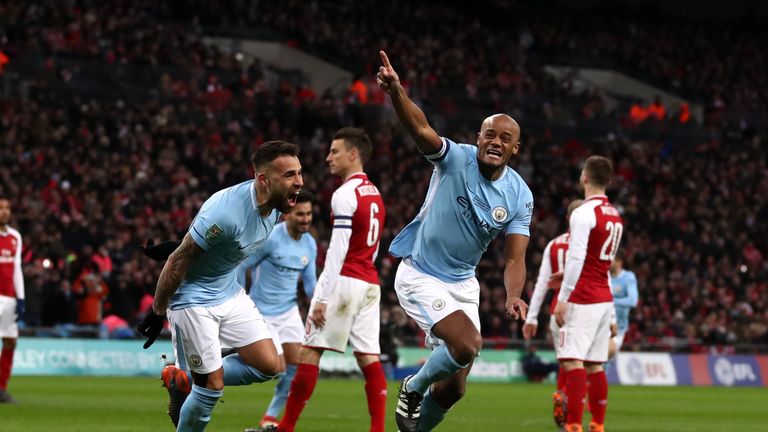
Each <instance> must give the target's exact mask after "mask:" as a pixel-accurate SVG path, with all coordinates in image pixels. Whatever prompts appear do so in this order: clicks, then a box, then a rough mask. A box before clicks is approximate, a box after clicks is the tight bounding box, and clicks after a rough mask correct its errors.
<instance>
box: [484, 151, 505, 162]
mask: <svg viewBox="0 0 768 432" xmlns="http://www.w3.org/2000/svg"><path fill="white" fill-rule="evenodd" d="M485 153H486V154H487V155H488V156H489V157H490V158H492V159H499V160H501V157H502V154H501V152H500V151H499V150H496V149H488V151H487V152H485Z"/></svg>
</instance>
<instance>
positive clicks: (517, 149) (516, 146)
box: [512, 141, 520, 155]
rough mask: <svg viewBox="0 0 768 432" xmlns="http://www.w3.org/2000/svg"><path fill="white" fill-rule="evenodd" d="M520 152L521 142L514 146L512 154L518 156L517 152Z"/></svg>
mask: <svg viewBox="0 0 768 432" xmlns="http://www.w3.org/2000/svg"><path fill="white" fill-rule="evenodd" d="M519 151H520V141H518V142H516V143H514V144H513V145H512V154H513V155H517V152H519Z"/></svg>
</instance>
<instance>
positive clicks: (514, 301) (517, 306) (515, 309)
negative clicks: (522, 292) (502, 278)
mask: <svg viewBox="0 0 768 432" xmlns="http://www.w3.org/2000/svg"><path fill="white" fill-rule="evenodd" d="M506 307H507V315H508V316H511V317H512V319H522V320H524V319H525V317H526V316H527V315H528V305H527V304H526V303H525V302H524V301H523V300H522V299H521V298H520V297H513V298H508V299H507V305H506Z"/></svg>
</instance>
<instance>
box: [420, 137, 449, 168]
mask: <svg viewBox="0 0 768 432" xmlns="http://www.w3.org/2000/svg"><path fill="white" fill-rule="evenodd" d="M440 140H442V141H443V146H442V147H440V151H438V152H437V153H433V154H430V155H424V157H425V158H427V159H429V160H430V161H431V162H440V161H441V160H443V159H444V158H445V156H446V155H447V154H448V151H449V150H450V149H451V144H450V142H449V141H448V140H447V139H445V138H442V137H441V138H440Z"/></svg>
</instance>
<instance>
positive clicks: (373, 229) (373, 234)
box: [367, 203, 379, 246]
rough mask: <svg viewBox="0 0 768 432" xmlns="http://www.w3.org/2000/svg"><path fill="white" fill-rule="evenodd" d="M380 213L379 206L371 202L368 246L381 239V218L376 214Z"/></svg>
mask: <svg viewBox="0 0 768 432" xmlns="http://www.w3.org/2000/svg"><path fill="white" fill-rule="evenodd" d="M378 213H379V206H378V205H377V204H376V203H371V220H370V221H369V222H368V241H367V243H368V246H373V245H375V244H376V242H377V241H378V240H379V220H378V219H376V215H377V214H378Z"/></svg>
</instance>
